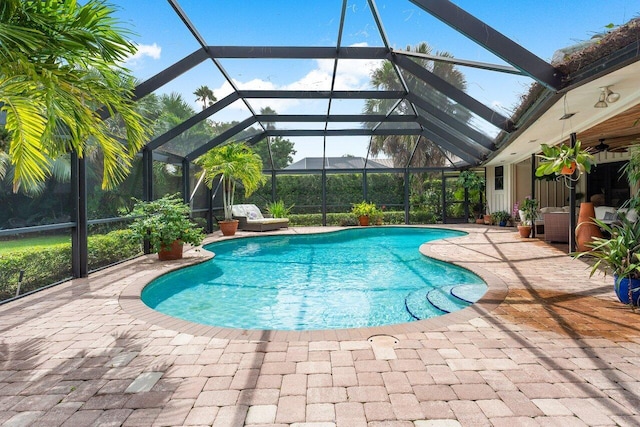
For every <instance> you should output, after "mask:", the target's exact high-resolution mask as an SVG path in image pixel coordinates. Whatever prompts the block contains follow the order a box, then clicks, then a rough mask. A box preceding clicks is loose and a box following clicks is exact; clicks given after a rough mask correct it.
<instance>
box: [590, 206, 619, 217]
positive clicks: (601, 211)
mask: <svg viewBox="0 0 640 427" xmlns="http://www.w3.org/2000/svg"><path fill="white" fill-rule="evenodd" d="M594 210H595V212H596V218H597V219H605V218H604V217H605V214H606V213H607V212H611V213H613V214H615V213H616V208H614V207H611V206H596V207H595V208H594Z"/></svg>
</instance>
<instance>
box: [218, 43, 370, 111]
mask: <svg viewBox="0 0 640 427" xmlns="http://www.w3.org/2000/svg"><path fill="white" fill-rule="evenodd" d="M366 45H367V44H366V43H361V44H358V45H354V46H366ZM315 63H316V67H315V68H314V69H313V70H311V71H309V72H308V73H307V74H305V75H304V76H302V77H301V78H300V79H298V80H296V81H294V82H292V83H289V84H286V85H281V86H276V85H275V84H274V83H272V82H271V81H265V80H261V79H253V80H250V81H248V82H241V81H239V80H235V79H234V84H235V85H236V87H238V88H239V89H256V90H330V89H331V78H332V74H333V67H334V60H333V59H318V60H316V61H315ZM381 65H382V61H380V60H358V59H341V60H339V61H338V69H337V72H336V79H335V83H334V89H335V90H363V89H367V88H369V80H370V75H371V72H372V71H373V70H375V69H376V68H378V67H380V66H381ZM232 91H233V90H232V88H231V85H230V84H229V83H228V82H224V83H223V84H222V86H220V87H219V88H217V89H214V94H215V96H216V98H217V99H222V98H224V97H225V96H227V95H229V94H230V93H231V92H232ZM249 102H251V105H252V106H253V107H254V108H255V109H256V112H259V111H260V109H261V108H264V107H267V106H269V107H271V108H273V109H274V110H275V111H277V112H278V113H279V114H288V113H294V114H295V113H300V111H301V108H300V107H301V105H303V104H304V105H305V106H310V104H312V103H317V102H316V101H312V100H299V99H252V100H250V101H249ZM228 108H231V109H236V110H245V107H244V104H243V103H241V102H235V103H233V104H232V105H231V106H229V107H228ZM245 111H246V110H245ZM325 112H326V111H323V112H322V113H325ZM305 113H306V114H314V113H315V112H313V111H308V110H306V108H305ZM322 113H320V114H322Z"/></svg>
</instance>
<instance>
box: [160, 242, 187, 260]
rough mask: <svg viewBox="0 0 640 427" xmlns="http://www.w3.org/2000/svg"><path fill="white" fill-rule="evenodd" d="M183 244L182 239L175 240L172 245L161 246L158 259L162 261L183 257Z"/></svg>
mask: <svg viewBox="0 0 640 427" xmlns="http://www.w3.org/2000/svg"><path fill="white" fill-rule="evenodd" d="M182 246H183V243H182V241H180V240H174V241H173V243H172V244H171V246H165V245H161V246H160V251H159V252H158V259H160V261H172V260H175V259H182Z"/></svg>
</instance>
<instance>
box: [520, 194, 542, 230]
mask: <svg viewBox="0 0 640 427" xmlns="http://www.w3.org/2000/svg"><path fill="white" fill-rule="evenodd" d="M520 210H522V213H523V216H524V218H520V220H522V224H523V225H533V221H534V220H535V219H536V217H537V216H538V201H537V200H536V199H532V198H531V197H527V198H525V199H524V200H523V201H522V205H521V206H520Z"/></svg>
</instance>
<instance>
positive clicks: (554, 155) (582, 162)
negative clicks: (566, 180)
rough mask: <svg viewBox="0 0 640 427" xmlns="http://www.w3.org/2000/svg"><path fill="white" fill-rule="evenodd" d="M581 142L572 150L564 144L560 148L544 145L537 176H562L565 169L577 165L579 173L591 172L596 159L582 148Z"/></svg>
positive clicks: (577, 142)
mask: <svg viewBox="0 0 640 427" xmlns="http://www.w3.org/2000/svg"><path fill="white" fill-rule="evenodd" d="M581 146H582V145H581V142H580V140H578V141H576V143H575V146H574V147H573V148H571V147H570V146H569V145H566V144H562V145H560V146H549V145H547V144H542V145H541V146H540V147H541V149H542V154H539V155H538V157H539V158H540V159H542V160H541V161H540V164H539V165H538V168H537V169H536V176H537V177H542V176H545V175H553V174H555V175H560V174H562V169H563V168H571V167H572V165H573V164H575V165H576V168H577V169H578V171H579V173H589V172H591V166H592V165H593V164H594V161H595V160H594V157H593V155H592V154H590V153H589V151H588V150H583V149H582V148H581Z"/></svg>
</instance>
